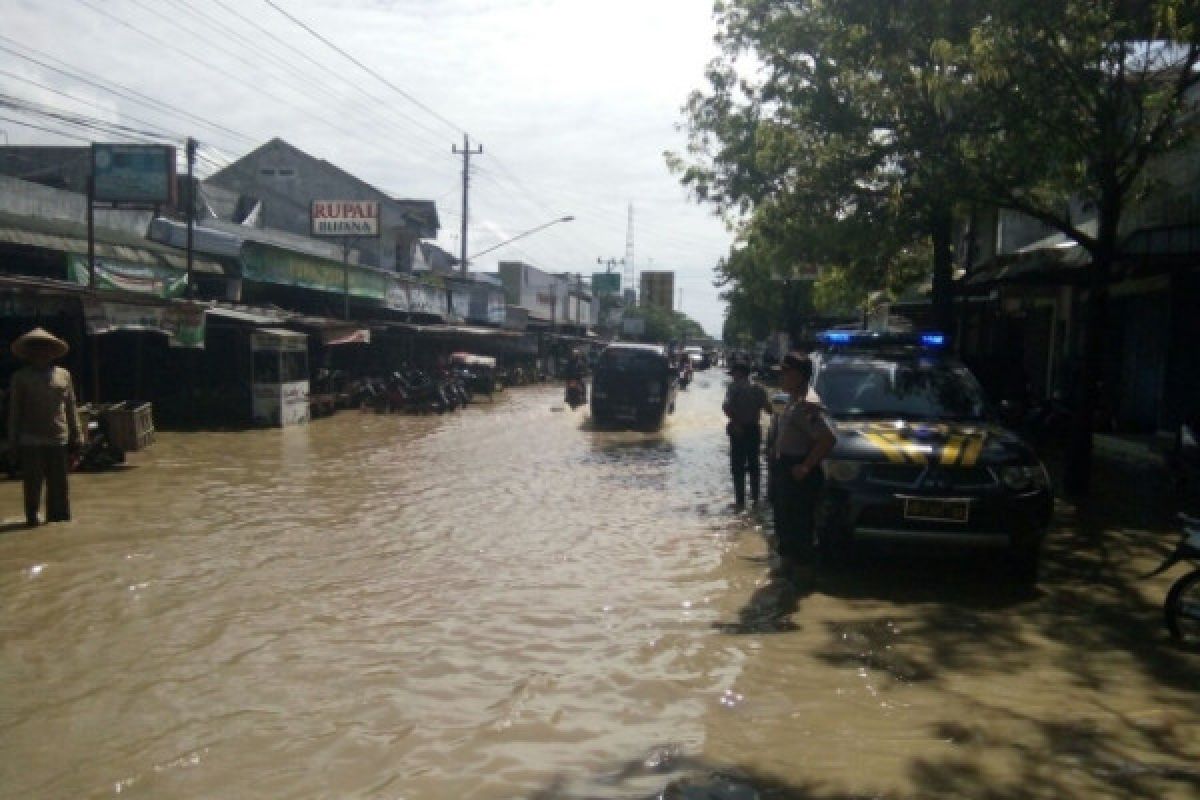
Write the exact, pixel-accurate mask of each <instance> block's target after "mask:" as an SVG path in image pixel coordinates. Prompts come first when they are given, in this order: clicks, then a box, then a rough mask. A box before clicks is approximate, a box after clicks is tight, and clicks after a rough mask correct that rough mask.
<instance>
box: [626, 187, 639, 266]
mask: <svg viewBox="0 0 1200 800" xmlns="http://www.w3.org/2000/svg"><path fill="white" fill-rule="evenodd" d="M625 285H626V286H629V287H636V286H637V269H636V268H635V267H634V264H633V203H630V204H629V224H628V225H626V227H625Z"/></svg>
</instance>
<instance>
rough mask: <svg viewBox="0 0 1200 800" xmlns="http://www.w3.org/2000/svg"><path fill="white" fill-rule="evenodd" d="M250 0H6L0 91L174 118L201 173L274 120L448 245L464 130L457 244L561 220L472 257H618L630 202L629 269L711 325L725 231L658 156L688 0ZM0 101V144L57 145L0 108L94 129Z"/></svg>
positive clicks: (676, 135) (114, 117) (476, 247)
mask: <svg viewBox="0 0 1200 800" xmlns="http://www.w3.org/2000/svg"><path fill="white" fill-rule="evenodd" d="M270 2H273V3H274V4H275V5H277V6H278V7H279V9H282V11H284V12H286V13H287V14H289V15H291V16H293V17H294V18H295V19H296V20H298V21H299V22H300V23H303V24H304V25H307V26H310V27H311V28H312V29H313V30H315V31H316V32H317V33H319V34H320V35H321V36H324V37H326V38H327V39H328V40H329V41H330V42H332V43H333V44H334V45H336V46H337V47H339V48H341V49H343V50H345V51H346V52H347V53H349V54H350V55H351V56H353V57H354V58H355V59H357V60H358V61H361V62H362V63H363V64H364V65H366V66H367V67H369V68H371V69H372V70H373V71H375V72H376V73H377V74H378V75H379V76H381V77H382V78H383V79H384V80H386V81H387V83H388V84H391V85H390V86H388V85H385V83H384V82H382V81H380V80H379V79H377V78H376V77H372V76H371V75H370V74H368V73H367V72H365V71H364V70H362V69H360V68H359V67H358V66H355V65H354V64H353V63H352V62H351V61H349V60H347V59H346V58H345V57H343V56H342V55H339V54H338V53H337V52H336V51H335V50H334V49H332V48H330V47H329V46H327V45H325V44H323V43H321V42H320V41H319V40H318V39H317V38H314V36H313V35H312V34H310V33H308V32H306V31H305V30H304V28H302V27H301V26H300V25H298V24H296V22H293V21H291V20H289V19H288V18H287V16H285V15H284V14H281V13H280V11H279V10H277V9H275V8H272V6H271V4H270ZM270 2H268V0H203V2H201V1H200V0H7V1H6V2H5V3H4V7H5V13H4V25H3V27H2V28H0V86H2V87H3V90H2V91H0V94H3V95H5V96H7V97H17V98H21V99H22V100H27V101H33V102H36V103H39V104H42V105H44V106H52V107H54V108H55V109H60V110H68V111H71V112H74V113H76V114H82V115H86V116H87V117H91V118H98V119H103V120H105V121H108V122H119V123H121V124H124V125H128V126H130V127H133V128H137V129H148V128H150V127H151V126H153V129H154V130H157V131H165V132H168V133H169V134H170V135H172V136H174V137H176V138H178V139H180V140H182V139H183V137H186V136H188V135H191V136H194V137H196V138H197V139H198V140H199V141H200V142H201V156H202V161H201V167H202V169H203V171H208V172H211V171H212V170H213V169H215V168H216V167H217V166H218V165H221V164H224V163H228V162H229V161H232V160H234V159H236V158H238V157H240V156H242V155H244V154H245V153H246V152H248V151H250V150H252V149H253V148H254V147H256V146H258V145H259V144H261V143H262V142H264V141H266V140H267V139H269V138H271V137H273V136H278V137H281V138H283V139H285V140H287V141H289V142H291V143H292V144H294V145H296V146H298V147H300V148H301V149H303V150H305V151H307V152H309V153H311V154H313V155H315V156H318V157H321V158H325V159H327V160H329V161H331V162H333V163H335V164H337V165H338V166H340V167H342V168H343V169H346V170H347V171H349V172H351V173H353V174H355V175H357V176H358V177H360V178H362V179H363V180H366V181H367V182H369V183H372V184H375V185H376V186H379V187H380V188H382V189H384V190H386V191H389V192H391V193H393V194H395V195H397V196H404V197H414V198H424V199H429V200H433V201H435V202H436V203H437V206H438V212H439V215H440V217H441V221H442V232H441V235H440V237H439V240H438V241H439V243H440V244H441V245H442V246H443V247H445V248H446V249H447V250H450V251H451V252H453V253H455V254H457V253H458V251H459V228H460V225H461V205H460V204H461V169H462V159H461V157H458V156H455V155H453V154H452V153H451V152H450V151H451V146H452V145H454V146H458V147H460V148H461V146H462V137H463V133H464V132H466V133H468V134H469V135H470V140H471V145H472V146H473V147H474V146H477V145H480V144H481V145H482V146H483V149H484V152H483V155H482V156H478V157H475V158H473V159H472V184H471V193H470V197H471V211H470V228H469V232H468V245H469V246H468V250H469V251H470V253H472V254H473V253H477V252H479V251H481V250H484V249H487V248H488V247H491V246H492V245H494V244H497V243H499V242H501V241H504V240H505V239H507V238H510V237H512V236H516V235H518V234H520V233H522V232H524V231H527V230H529V229H531V228H534V227H537V226H539V225H542V224H543V223H545V222H548V221H550V220H554V219H558V218H560V217H562V216H566V215H572V216H574V217H575V221H574V222H567V223H559V224H556V225H552V226H550V227H548V228H546V229H544V230H542V231H539V232H537V233H533V234H531V235H529V236H527V237H524V238H522V239H521V240H520V241H517V242H515V243H513V244H510V245H506V246H505V247H503V248H500V249H498V250H496V251H495V252H493V253H491V254H489V255H486V256H483V257H482V258H481V259H480V260H479V261H478V262H476V263H475V265H474V266H475V268H477V269H483V270H490V269H494V266H495V261H496V260H497V259H499V258H504V259H519V260H524V261H527V262H529V263H532V264H534V265H536V266H538V267H541V268H543V269H546V270H549V271H554V272H565V271H569V272H581V273H584V274H589V273H591V272H593V271H596V270H598V269H602V268H601V267H598V266H597V259H604V260H608V259H610V258H616V259H620V258H623V257H624V255H625V249H626V235H627V227H628V226H627V222H628V209H629V206H630V204H632V205H633V209H634V212H633V216H634V220H633V238H634V256H635V258H634V261H635V264H636V267H637V269H638V270H639V271H640V270H643V269H666V270H675V272H676V275H677V277H676V286H677V287H678V288H680V289H682V290H683V292H682V294H683V297H682V300H683V310H684V311H686V312H687V313H688V314H689V315H691V316H692V317H694V318H696V319H697V320H699V321H700V322H701V323H702V324H703V325H704V327H705V328H706V329H707V330H708V331H709V332H710V333H712V334H714V335H719V334H720V329H721V320H722V314H723V307H722V304H721V303H720V301H719V300H718V299H717V290H716V289H714V288H713V286H712V268H713V266H714V264H715V263H716V261H717V259H719V258H720V257H721V256H722V255H724V254H725V253H726V252H727V251H728V247H729V243H730V241H731V237H730V235H729V234H728V232H727V231H726V230H725V227H724V225H723V224H722V223H721V222H720V221H719V220H718V219H716V218H714V217H713V216H712V214H711V212H710V211H709V210H708V209H707V208H705V207H701V206H697V205H696V204H695V203H694V202H692V201H690V200H689V199H688V198H687V196H686V193H685V192H684V190H683V188H682V187H681V186H680V185H679V183H678V181H677V180H676V179H675V177H674V176H672V175H671V174H670V173H669V172H668V171H667V169H666V167H665V164H664V161H663V155H662V154H663V151H665V150H675V151H680V150H682V149H683V146H684V135H683V134H682V133H680V132H679V131H678V130H677V126H678V125H679V123H680V122H681V121H682V119H683V117H682V114H681V113H680V110H679V109H680V106H682V104H683V103H684V101H685V100H686V98H687V95H688V93H689V92H690V91H692V90H693V89H697V88H701V87H702V84H703V70H704V66H705V64H706V63H707V61H708V60H709V59H710V58H712V57H713V56H714V55H715V53H716V50H715V46H714V45H713V43H712V34H713V31H714V26H713V20H712V14H711V3H710V2H708V0H606V1H605V2H590V1H589V0H323V1H321V2H317V1H316V0H270ZM30 59H36V60H38V61H42V62H44V63H43V65H39V64H37V63H34V62H33V61H31V60H30ZM49 67H56V68H58V69H59V70H61V71H55V70H54V69H51V68H49ZM85 78H86V79H87V80H91V81H94V82H95V83H96V84H99V85H92V84H89V83H88V82H87V81H86V80H85ZM112 84H119V85H120V87H123V93H124V95H125V96H121V95H119V94H114V93H112V92H111V91H107V90H106V88H112ZM153 102H159V103H166V104H169V106H171V108H170V109H168V108H164V107H162V106H154V105H153ZM188 115H191V116H188ZM0 117H4V118H6V119H0V131H3V134H4V135H3V136H0V141H2V140H3V139H5V138H6V139H7V140H8V141H9V142H10V143H12V144H48V143H71V142H76V143H78V140H76V139H68V138H64V137H63V136H60V135H55V134H52V133H48V132H45V131H41V130H36V129H34V128H31V127H28V126H25V125H21V124H18V122H15V121H14V120H23V121H26V122H29V123H32V124H35V125H40V126H42V127H47V128H52V129H56V130H61V131H72V132H73V135H75V136H78V137H82V138H84V139H95V140H114V139H115V138H116V137H114V136H113V135H111V134H105V133H97V132H89V131H86V130H80V129H78V128H68V127H66V126H65V125H64V124H63V123H62V122H61V121H56V120H51V119H47V118H45V117H38V116H33V115H30V114H29V113H26V112H18V111H13V110H12V109H9V108H0ZM214 126H216V127H214ZM617 268H618V269H620V267H617ZM676 299H677V300H678V299H679V298H678V292H677V298H676Z"/></svg>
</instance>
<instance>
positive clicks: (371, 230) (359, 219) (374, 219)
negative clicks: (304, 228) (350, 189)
mask: <svg viewBox="0 0 1200 800" xmlns="http://www.w3.org/2000/svg"><path fill="white" fill-rule="evenodd" d="M312 235H313V236H378V235H379V203H376V202H374V201H373V200H314V201H313V204H312Z"/></svg>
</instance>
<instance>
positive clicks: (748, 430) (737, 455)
mask: <svg viewBox="0 0 1200 800" xmlns="http://www.w3.org/2000/svg"><path fill="white" fill-rule="evenodd" d="M761 447H762V428H760V427H759V426H757V425H745V426H743V427H741V428H739V429H737V430H736V431H732V432H731V433H730V434H729V468H730V470H731V471H732V472H733V498H734V500H735V501H736V502H737V504H738V505H745V503H746V474H747V473H749V475H750V497H751V498H752V499H753V500H754V501H755V502H758V484H759V455H758V451H759V449H760V448H761Z"/></svg>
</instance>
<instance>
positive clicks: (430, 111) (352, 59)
mask: <svg viewBox="0 0 1200 800" xmlns="http://www.w3.org/2000/svg"><path fill="white" fill-rule="evenodd" d="M263 2H264V3H266V4H267V5H269V6H270V7H271V8H273V9H275V10H276V11H278V12H279V13H280V14H282V15H283V16H284V17H286V18H288V19H289V20H291V21H292V22H293V23H294V24H296V25H298V26H300V27H301V28H303V29H304V30H306V31H308V33H309V34H310V35H312V36H313V38H315V39H317V40H319V41H320V42H322V43H324V44H325V45H326V46H327V47H329V48H330V49H332V50H334V51H335V52H337V53H338V54H340V55H341V56H342V57H343V58H345V59H347V60H348V61H350V62H351V63H353V64H354V65H355V66H357V67H358V68H359V69H361V70H362V71H363V72H365V73H367V74H368V75H370V76H371V77H373V78H375V80H377V81H379V82H380V83H382V84H384V85H385V86H387V87H388V88H389V89H391V90H392V91H394V92H396V93H397V94H399V95H400V96H401V97H403V98H405V99H406V100H408V101H409V102H410V103H412V104H413V105H415V106H416V107H417V108H419V109H421V110H422V111H424V112H426V113H427V114H429V115H430V116H432V117H434V118H435V119H437V120H439V121H441V122H442V123H444V124H446V125H449V126H450V127H451V128H453V129H454V130H455V131H464V132H465V130H466V129H465V128H463V127H462V126H461V125H457V124H455V123H453V122H451V121H450V120H448V119H446V118H445V117H443V116H442V115H441V114H439V113H438V112H436V111H434V110H433V109H432V108H430V107H429V106H427V105H425V104H424V103H422V102H421V101H420V100H418V99H417V98H415V97H413V96H412V95H411V94H409V93H408V92H406V91H404V90H403V89H401V88H400V87H399V86H397V85H395V84H394V83H392V82H391V81H389V80H388V79H387V78H385V77H383V76H382V75H380V74H379V73H378V72H376V71H375V70H373V69H371V68H370V67H368V66H367V65H366V64H364V63H362V62H361V61H359V60H358V59H357V58H355V57H354V56H352V55H350V54H349V53H347V52H346V51H345V50H343V49H342V48H340V47H338V46H337V45H336V44H334V43H333V42H331V41H330V40H329V39H326V38H325V37H324V36H322V35H321V34H319V33H317V32H316V31H315V30H313V29H312V28H310V27H309V26H308V25H305V24H304V23H303V22H301V21H300V20H298V19H296V18H295V17H293V16H292V15H291V14H289V13H288V12H286V11H284V10H283V9H282V8H280V7H279V6H278V5H276V4H275V2H274V0H263Z"/></svg>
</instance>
